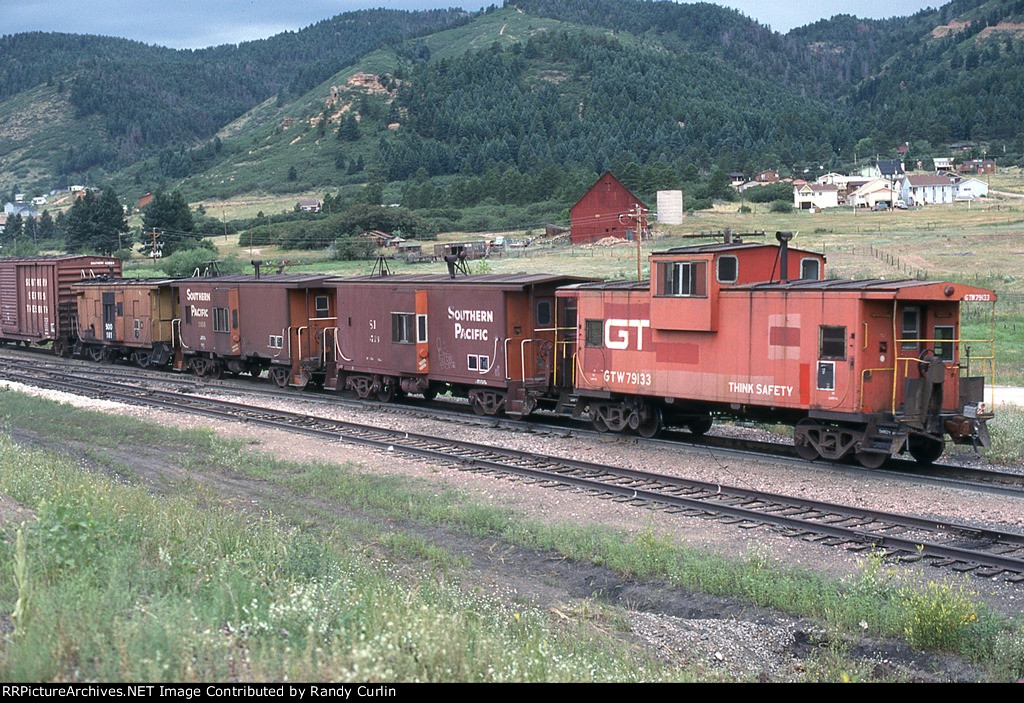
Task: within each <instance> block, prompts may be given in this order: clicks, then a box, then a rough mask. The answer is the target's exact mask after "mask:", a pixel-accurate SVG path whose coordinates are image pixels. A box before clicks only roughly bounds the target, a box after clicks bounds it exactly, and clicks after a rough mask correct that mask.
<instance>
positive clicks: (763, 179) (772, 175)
mask: <svg viewBox="0 0 1024 703" xmlns="http://www.w3.org/2000/svg"><path fill="white" fill-rule="evenodd" d="M780 178H781V176H780V175H779V172H778V171H775V170H773V169H768V170H767V171H761V173H759V174H757V175H756V176H754V180H755V181H757V182H758V183H778V182H779V179H780Z"/></svg>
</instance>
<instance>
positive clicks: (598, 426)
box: [590, 406, 608, 432]
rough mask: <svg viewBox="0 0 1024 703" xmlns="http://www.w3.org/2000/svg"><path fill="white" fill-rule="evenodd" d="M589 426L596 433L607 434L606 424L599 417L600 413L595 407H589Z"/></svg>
mask: <svg viewBox="0 0 1024 703" xmlns="http://www.w3.org/2000/svg"><path fill="white" fill-rule="evenodd" d="M590 424H592V425H593V426H594V429H595V430H597V431H598V432H607V431H608V423H607V422H605V421H604V418H603V417H601V411H600V409H599V408H598V407H597V406H591V408H590Z"/></svg>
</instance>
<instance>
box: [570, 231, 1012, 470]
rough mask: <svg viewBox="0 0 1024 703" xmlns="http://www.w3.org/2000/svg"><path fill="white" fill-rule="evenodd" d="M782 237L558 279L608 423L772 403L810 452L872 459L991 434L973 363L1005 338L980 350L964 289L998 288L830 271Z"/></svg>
mask: <svg viewBox="0 0 1024 703" xmlns="http://www.w3.org/2000/svg"><path fill="white" fill-rule="evenodd" d="M785 234H788V233H785ZM780 238H781V240H782V246H780V247H775V246H771V245H767V244H710V245H704V246H693V247H685V248H679V249H671V250H669V251H664V252H660V253H656V254H653V255H652V256H651V258H650V261H651V271H652V273H653V276H652V278H653V284H652V283H651V282H647V281H644V282H640V283H621V282H619V283H616V282H610V283H592V284H582V285H577V286H571V287H569V288H568V289H566V290H564V291H562V292H560V293H559V296H562V297H566V298H569V299H571V300H573V301H575V303H576V306H577V309H578V311H577V316H578V336H579V340H580V345H579V349H578V352H577V363H576V367H575V374H576V375H575V390H576V393H577V395H578V396H579V397H580V401H579V404H578V406H588V407H589V412H590V416H591V418H592V421H593V423H594V425H595V426H596V427H597V428H598V429H600V430H612V431H623V430H625V429H627V428H628V429H632V430H635V431H637V432H639V433H640V434H642V435H645V436H649V435H654V434H656V433H657V432H658V431H659V430H660V429H661V427H662V425H663V424H664V423H665V422H666V421H668V422H672V423H674V424H682V425H687V426H689V427H690V429H691V430H693V431H694V432H696V433H702V432H706V431H707V430H708V429H709V428H710V426H711V414H712V413H723V414H733V415H740V416H744V417H764V418H766V419H771V420H773V421H783V422H790V423H795V424H796V431H795V443H796V446H797V449H798V451H799V453H800V454H801V455H802V456H804V457H807V458H815V457H818V456H821V457H825V458H829V459H839V458H842V457H845V456H848V455H851V454H852V455H855V456H856V457H857V459H858V460H859V461H860V462H861V463H862V464H864V465H866V466H878V465H880V464H881V463H882V462H883V461H884V460H885V459H886V458H887V457H888V456H889V455H890V454H892V453H894V452H899V451H902V450H903V449H907V450H909V451H910V453H911V454H913V456H914V457H915V458H917V459H918V460H919V461H922V462H930V461H934V459H936V458H937V457H938V456H939V455H940V454H941V453H942V450H943V446H944V436H945V435H946V434H948V435H949V436H950V437H951V438H952V439H953V441H954V442H957V443H963V444H983V445H987V444H988V434H987V432H986V430H985V422H986V420H987V419H988V418H989V417H990V415H989V413H988V408H987V406H986V405H985V404H984V403H983V402H982V401H983V399H984V395H983V392H984V379H983V378H981V377H979V376H972V375H971V371H972V370H976V369H977V367H978V366H980V365H981V363H984V362H988V361H990V360H991V357H992V355H991V353H990V349H991V347H990V346H986V347H984V352H983V353H982V354H981V355H978V354H976V355H975V357H974V358H973V359H971V357H970V351H969V349H970V347H969V346H968V345H967V344H966V342H967V341H969V340H964V339H962V337H961V330H960V303H961V301H965V300H966V301H973V300H977V301H994V300H995V294H994V293H993V292H992V291H989V290H983V289H979V288H972V287H970V286H966V285H961V284H959V283H935V282H929V281H917V280H909V281H908V280H904V281H883V280H861V281H843V280H824V279H823V266H824V257H823V256H822V255H820V254H816V253H813V252H809V251H800V250H797V249H791V248H788V247H787V245H786V239H787V237H780ZM790 271H792V272H794V275H793V276H792V277H790V274H789V272H790ZM975 346H976V347H977V346H981V345H980V344H976V345H975ZM961 347H963V349H961ZM962 353H963V356H962ZM979 362H981V363H979ZM972 363H973V365H974V366H975V367H976V368H975V369H971V366H972Z"/></svg>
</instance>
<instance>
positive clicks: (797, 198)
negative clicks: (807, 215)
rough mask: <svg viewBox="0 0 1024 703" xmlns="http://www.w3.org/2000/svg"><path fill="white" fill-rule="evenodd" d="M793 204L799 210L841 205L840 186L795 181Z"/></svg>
mask: <svg viewBox="0 0 1024 703" xmlns="http://www.w3.org/2000/svg"><path fill="white" fill-rule="evenodd" d="M793 205H794V207H796V208H797V209H798V210H811V209H813V208H827V207H839V187H838V186H834V185H828V184H825V183H808V182H807V181H793Z"/></svg>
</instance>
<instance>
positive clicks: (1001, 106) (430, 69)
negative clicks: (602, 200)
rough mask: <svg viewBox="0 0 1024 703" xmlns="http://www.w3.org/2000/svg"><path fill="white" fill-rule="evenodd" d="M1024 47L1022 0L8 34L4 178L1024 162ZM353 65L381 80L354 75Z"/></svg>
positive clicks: (363, 17) (198, 181)
mask: <svg viewBox="0 0 1024 703" xmlns="http://www.w3.org/2000/svg"><path fill="white" fill-rule="evenodd" d="M1022 44H1024V0H953V2H950V3H948V4H946V5H944V6H942V7H940V8H939V9H937V10H933V9H928V10H923V11H921V12H918V13H916V14H915V15H913V16H911V17H906V18H899V19H898V20H862V19H858V18H855V17H851V16H849V15H840V16H836V17H833V18H832V19H830V20H823V21H821V22H816V23H814V24H811V25H808V26H806V27H801V28H798V29H795V30H793V31H791V32H789V33H788V34H785V35H782V34H779V33H776V32H773V31H771V30H770V29H768V28H767V27H764V26H762V25H760V24H758V23H756V22H754V21H752V20H750V19H749V18H747V17H745V16H743V15H742V14H740V13H738V12H736V11H734V10H729V9H725V8H722V7H719V6H716V5H712V4H707V3H697V4H678V3H673V2H649V1H643V0H517V1H516V2H506V6H505V7H504V8H501V9H499V8H494V7H492V8H489V9H488V10H485V11H482V12H479V13H466V12H463V11H460V10H437V11H430V12H399V11H392V10H369V11H362V12H353V13H346V14H343V15H339V16H337V17H335V18H332V19H330V20H325V21H323V22H320V23H318V24H316V25H313V26H311V27H308V28H306V29H304V30H301V31H299V32H287V33H284V34H281V35H278V36H275V37H272V38H270V39H266V40H261V41H256V42H246V43H243V44H239V45H229V46H222V47H214V48H210V49H203V50H196V51H180V50H172V49H166V48H161V47H156V46H147V45H144V44H140V43H138V42H130V41H126V40H119V39H110V38H104V37H87V36H75V35H64V34H42V33H32V34H20V35H13V36H5V37H0V189H2V190H3V191H5V192H6V191H9V189H10V188H12V187H13V186H14V185H15V184H18V185H19V186H21V187H23V188H26V189H31V188H35V189H43V190H47V189H49V188H51V187H56V186H57V185H58V184H59V185H65V184H67V183H68V182H69V181H85V180H92V181H93V182H95V181H97V180H100V181H102V180H108V179H110V178H113V179H114V181H116V182H117V187H118V190H119V192H121V193H126V192H129V191H131V190H132V189H133V188H134V189H136V190H139V191H141V192H144V191H145V190H150V189H153V190H155V189H157V188H160V187H168V188H177V187H183V188H184V189H185V191H186V193H187V194H188V195H189V197H192V198H199V197H211V196H217V195H219V196H228V195H232V194H235V193H238V192H246V191H247V190H248V189H252V190H256V189H258V190H264V191H266V190H270V191H277V192H289V191H295V192H299V191H302V190H307V191H308V190H309V189H320V188H323V189H324V190H326V189H328V188H331V189H337V188H338V187H341V186H346V185H350V186H354V185H356V184H362V183H366V182H367V181H371V182H376V183H377V186H378V187H379V186H380V185H381V184H386V183H388V182H401V181H409V182H410V183H415V184H416V188H419V189H422V188H423V187H424V184H425V180H429V181H431V182H433V183H434V186H432V187H438V188H442V189H444V188H451V187H455V184H454V183H453V179H455V180H457V181H460V182H461V183H466V182H467V181H466V180H465V179H471V178H474V177H476V178H484V177H485V176H487V174H494V173H501V174H513V175H511V176H508V177H509V178H512V179H513V180H515V178H520V179H522V178H528V179H534V181H533V183H534V185H533V186H531V187H530V188H521V189H520V191H519V192H520V193H528V192H529V193H533V192H534V190H537V189H541V190H542V189H543V188H541V186H539V185H537V184H539V183H541V182H542V181H543V182H545V183H549V184H550V182H551V178H549V177H546V178H545V179H540V175H539V174H541V173H547V174H549V175H550V174H551V173H552V169H556V170H559V169H560V170H561V171H563V172H569V171H573V172H574V173H576V174H578V175H579V178H580V179H582V180H585V178H586V176H585V174H589V173H593V172H599V171H601V170H603V169H605V168H609V167H611V168H618V169H622V168H625V167H627V166H629V167H630V168H633V167H638V168H643V169H646V170H647V173H649V174H656V173H662V174H663V175H664V179H667V180H671V178H670V176H669V175H668V174H669V172H670V171H671V172H673V173H675V174H676V176H677V177H679V178H682V177H692V175H693V172H694V171H693V170H694V169H695V170H696V171H700V172H705V173H706V172H708V171H710V170H711V169H713V168H715V167H718V168H719V169H723V170H726V171H727V170H731V169H745V170H747V171H748V172H749V171H753V170H756V169H761V168H768V167H776V168H777V167H781V168H783V169H784V170H787V169H790V170H791V169H793V168H794V167H796V166H798V165H804V164H813V167H814V168H818V167H822V166H824V167H840V166H842V165H845V164H847V163H848V162H850V161H852V158H853V156H854V154H859V155H860V156H861V157H864V156H873V155H875V154H883V153H887V152H889V151H891V150H892V149H894V148H895V146H896V145H899V144H903V143H904V142H910V143H912V144H913V145H914V149H915V152H916V153H915V154H914V155H915V156H916V157H918V158H921V157H924V158H927V157H929V156H931V155H933V154H932V152H934V155H940V153H945V152H943V151H942V149H943V148H944V145H945V144H946V143H948V142H952V141H974V142H979V143H982V142H983V143H984V145H985V147H986V148H989V150H990V153H994V152H997V151H998V152H999V153H1000V154H1001V155H1004V157H1005V158H1008V159H1020V158H1024V136H1022V135H1024V110H1020V108H1019V106H1020V105H1024V69H1022V66H1024V46H1022ZM358 71H363V72H365V73H367V74H372V75H373V76H374V77H375V78H374V80H379V84H373V85H357V86H355V87H351V86H349V87H348V88H346V85H347V83H346V82H347V81H348V80H349V79H350V78H351V77H352V75H353V74H354V73H356V72H358ZM339 86H340V87H341V89H343V90H342V92H341V93H339V92H338V90H339ZM659 169H660V171H659ZM684 172H685V173H684ZM516 174H518V175H516ZM659 178H660V177H655V176H652V177H651V179H649V180H650V181H651V182H652V183H653V182H654V181H655V180H658V179H659ZM460 179H461V180H460ZM652 179H653V180H652ZM570 180H572V179H570ZM534 186H535V187H534ZM460 187H461V186H460ZM413 190H415V189H413ZM410 192H412V191H410ZM538 193H539V191H538ZM538 193H535V194H534V195H533V196H520V197H535V196H538ZM538 197H539V196H538Z"/></svg>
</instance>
